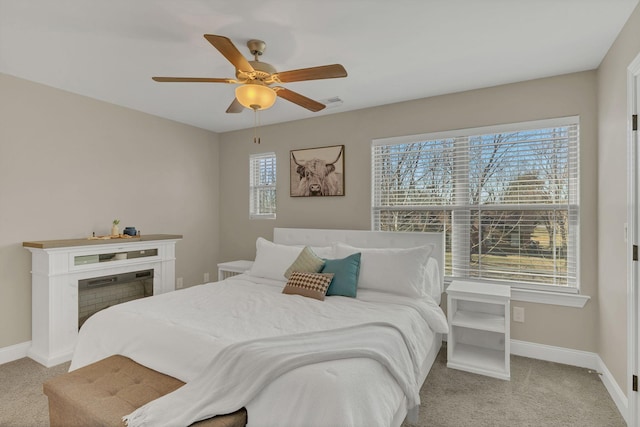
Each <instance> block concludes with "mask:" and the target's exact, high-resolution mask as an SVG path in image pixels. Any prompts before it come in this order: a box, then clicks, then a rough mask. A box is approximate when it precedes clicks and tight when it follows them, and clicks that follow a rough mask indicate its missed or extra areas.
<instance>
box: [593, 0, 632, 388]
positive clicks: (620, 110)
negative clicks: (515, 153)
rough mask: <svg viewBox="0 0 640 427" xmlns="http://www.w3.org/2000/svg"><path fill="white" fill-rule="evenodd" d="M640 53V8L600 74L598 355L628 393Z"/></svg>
mask: <svg viewBox="0 0 640 427" xmlns="http://www.w3.org/2000/svg"><path fill="white" fill-rule="evenodd" d="M639 53H640V7H636V10H635V11H634V13H633V14H632V15H631V17H630V18H629V20H628V21H627V23H626V25H625V27H624V28H623V30H622V32H621V33H620V34H619V35H618V38H617V40H616V41H615V43H614V44H613V46H612V47H611V49H610V50H609V52H608V53H607V56H606V57H605V59H604V61H603V62H602V64H601V65H600V67H599V69H598V140H599V144H598V171H599V174H598V175H599V179H598V187H597V188H598V197H599V201H598V218H599V221H598V252H599V257H598V265H599V269H598V270H599V274H598V282H599V288H598V293H599V299H600V307H599V312H598V316H599V319H600V328H599V334H598V353H599V354H600V357H601V358H602V360H603V361H604V363H605V364H606V365H607V367H608V368H609V370H610V371H611V373H612V374H613V376H614V377H615V379H616V381H617V382H618V385H619V386H620V388H621V389H622V390H623V391H624V392H625V393H626V391H627V335H626V334H627V327H626V326H627V258H628V253H627V250H626V243H625V241H624V223H625V222H627V216H626V215H627V120H628V117H627V67H628V66H629V64H630V63H631V62H632V61H633V60H634V58H635V57H636V56H637V55H638V54H639Z"/></svg>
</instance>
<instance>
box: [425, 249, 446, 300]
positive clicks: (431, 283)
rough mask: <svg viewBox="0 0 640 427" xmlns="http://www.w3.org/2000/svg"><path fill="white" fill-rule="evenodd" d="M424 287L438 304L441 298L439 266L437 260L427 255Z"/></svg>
mask: <svg viewBox="0 0 640 427" xmlns="http://www.w3.org/2000/svg"><path fill="white" fill-rule="evenodd" d="M424 288H425V290H426V291H427V293H428V294H429V295H431V297H433V299H434V300H435V301H436V303H438V304H440V300H441V299H442V292H443V291H444V289H443V288H442V276H440V268H439V267H438V261H436V259H435V258H434V257H431V256H430V257H429V260H428V261H427V268H426V271H425V278H424Z"/></svg>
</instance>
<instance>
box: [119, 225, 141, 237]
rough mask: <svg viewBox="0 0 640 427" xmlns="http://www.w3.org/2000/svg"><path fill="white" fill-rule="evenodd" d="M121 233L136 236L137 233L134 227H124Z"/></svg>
mask: <svg viewBox="0 0 640 427" xmlns="http://www.w3.org/2000/svg"><path fill="white" fill-rule="evenodd" d="M122 234H124V235H125V236H136V235H137V234H138V233H137V231H136V228H135V227H125V228H124V231H123V232H122Z"/></svg>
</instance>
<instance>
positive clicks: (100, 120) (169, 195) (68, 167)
mask: <svg viewBox="0 0 640 427" xmlns="http://www.w3.org/2000/svg"><path fill="white" fill-rule="evenodd" d="M0 94H1V95H0V349H2V348H3V347H8V346H11V345H14V344H19V343H22V342H26V341H29V340H30V339H31V279H30V273H29V271H30V263H31V258H30V253H29V252H28V251H27V250H25V249H24V248H22V246H21V245H22V242H23V241H25V240H45V239H63V238H77V237H84V236H89V235H91V233H92V232H93V231H95V232H96V234H106V233H107V232H108V231H109V230H110V224H111V221H112V220H113V219H114V218H120V219H121V220H122V223H121V226H123V227H124V226H129V225H132V226H135V227H137V228H138V229H140V230H141V231H142V233H146V234H151V233H174V234H182V235H184V239H183V240H182V241H180V242H179V243H178V244H177V246H176V252H177V253H176V255H177V261H176V274H177V276H179V277H183V278H184V282H185V286H187V285H192V284H196V283H202V279H203V273H204V272H210V273H211V275H212V278H213V277H215V274H216V271H217V270H216V266H215V264H216V259H217V257H218V223H219V222H218V199H219V196H218V191H219V186H218V135H216V134H214V133H212V132H208V131H204V130H202V129H196V128H193V127H190V126H186V125H182V124H179V123H175V122H171V121H168V120H164V119H161V118H158V117H154V116H150V115H147V114H143V113H139V112H135V111H132V110H129V109H126V108H122V107H118V106H115V105H112V104H107V103H104V102H101V101H97V100H93V99H90V98H86V97H82V96H78V95H74V94H71V93H68V92H63V91H60V90H56V89H52V88H50V87H47V86H43V85H39V84H36V83H32V82H28V81H25V80H20V79H17V78H14V77H10V76H7V75H3V74H0Z"/></svg>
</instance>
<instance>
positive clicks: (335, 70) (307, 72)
mask: <svg viewBox="0 0 640 427" xmlns="http://www.w3.org/2000/svg"><path fill="white" fill-rule="evenodd" d="M338 77H347V70H345V69H344V67H343V66H342V65H340V64H333V65H323V66H320V67H311V68H301V69H299V70H291V71H283V72H281V73H276V74H274V78H275V79H276V80H278V81H280V82H281V83H291V82H300V81H304V80H321V79H335V78H338Z"/></svg>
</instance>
